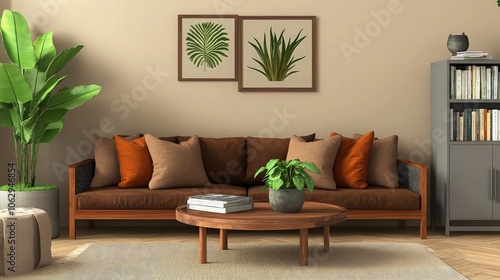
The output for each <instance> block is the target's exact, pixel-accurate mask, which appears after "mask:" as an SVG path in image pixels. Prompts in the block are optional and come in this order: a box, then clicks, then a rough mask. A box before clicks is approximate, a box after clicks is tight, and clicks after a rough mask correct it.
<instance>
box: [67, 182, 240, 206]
mask: <svg viewBox="0 0 500 280" xmlns="http://www.w3.org/2000/svg"><path fill="white" fill-rule="evenodd" d="M206 193H223V194H230V195H244V196H246V195H247V190H246V188H245V187H240V186H232V185H216V184H213V185H208V186H206V187H203V188H199V187H198V188H196V187H193V188H171V189H159V190H150V189H149V188H127V189H124V188H119V187H118V186H110V187H103V188H98V189H90V190H89V191H86V192H83V193H79V194H77V195H76V208H77V209H79V210H89V209H94V210H95V209H116V210H119V209H122V210H124V209H128V210H132V209H150V210H159V209H161V210H174V209H175V208H177V207H178V206H181V205H185V204H186V201H187V199H188V197H189V196H191V195H198V194H206Z"/></svg>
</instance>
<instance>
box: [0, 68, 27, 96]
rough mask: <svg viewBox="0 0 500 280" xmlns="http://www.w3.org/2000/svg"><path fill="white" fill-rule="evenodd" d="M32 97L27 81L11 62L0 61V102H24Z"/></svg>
mask: <svg viewBox="0 0 500 280" xmlns="http://www.w3.org/2000/svg"><path fill="white" fill-rule="evenodd" d="M32 98H33V96H32V94H31V90H30V86H29V84H28V82H26V80H25V79H24V76H23V75H22V73H21V72H20V71H19V68H18V67H17V66H15V65H13V64H4V63H0V102H4V103H12V102H20V103H26V102H28V101H31V100H32Z"/></svg>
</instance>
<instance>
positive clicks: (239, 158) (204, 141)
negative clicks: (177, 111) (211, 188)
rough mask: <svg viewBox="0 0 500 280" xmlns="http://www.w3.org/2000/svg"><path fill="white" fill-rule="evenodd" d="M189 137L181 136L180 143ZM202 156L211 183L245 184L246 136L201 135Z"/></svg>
mask: <svg viewBox="0 0 500 280" xmlns="http://www.w3.org/2000/svg"><path fill="white" fill-rule="evenodd" d="M188 139H189V137H185V136H181V137H179V143H181V142H183V141H187V140H188ZM199 139H200V148H201V158H202V160H203V166H204V168H205V173H206V174H207V176H208V179H209V180H210V182H211V183H214V184H230V185H236V186H244V185H245V170H246V163H247V162H246V141H245V138H244V137H224V138H205V137H199Z"/></svg>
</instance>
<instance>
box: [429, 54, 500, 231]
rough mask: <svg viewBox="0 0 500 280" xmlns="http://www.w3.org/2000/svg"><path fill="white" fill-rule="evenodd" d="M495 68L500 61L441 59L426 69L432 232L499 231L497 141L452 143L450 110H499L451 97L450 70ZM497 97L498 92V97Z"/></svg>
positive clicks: (499, 104)
mask: <svg viewBox="0 0 500 280" xmlns="http://www.w3.org/2000/svg"><path fill="white" fill-rule="evenodd" d="M469 65H471V66H472V65H476V66H487V67H492V66H500V60H445V61H438V62H434V63H432V64H431V164H430V169H431V215H432V220H431V223H432V227H433V228H435V227H436V225H440V226H444V228H445V235H446V236H449V235H450V232H452V231H500V187H499V185H500V141H454V140H453V139H451V137H452V134H453V131H452V129H453V128H452V123H453V117H452V115H451V112H450V109H454V110H455V111H460V110H463V109H479V108H485V109H500V99H454V98H452V94H451V91H452V88H453V86H452V81H453V80H454V77H452V76H453V73H452V70H451V69H452V66H454V67H456V68H457V69H465V68H466V67H467V66H469ZM498 94H499V96H500V92H499V93H498Z"/></svg>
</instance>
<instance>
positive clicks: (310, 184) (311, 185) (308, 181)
mask: <svg viewBox="0 0 500 280" xmlns="http://www.w3.org/2000/svg"><path fill="white" fill-rule="evenodd" d="M304 180H305V181H306V185H307V190H308V191H309V192H312V191H313V189H314V181H313V179H312V178H311V176H307V177H305V178H304Z"/></svg>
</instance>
